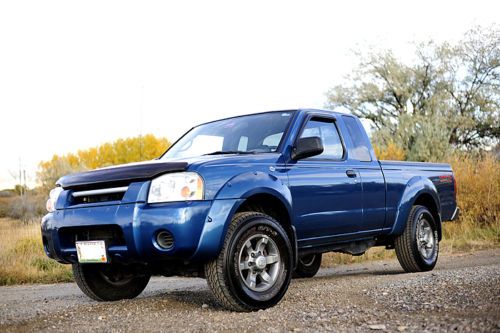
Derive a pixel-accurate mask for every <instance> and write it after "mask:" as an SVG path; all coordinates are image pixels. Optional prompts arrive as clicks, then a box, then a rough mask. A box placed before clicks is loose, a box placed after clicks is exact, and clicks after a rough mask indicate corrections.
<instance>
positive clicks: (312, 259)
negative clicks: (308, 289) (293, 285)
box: [293, 253, 322, 278]
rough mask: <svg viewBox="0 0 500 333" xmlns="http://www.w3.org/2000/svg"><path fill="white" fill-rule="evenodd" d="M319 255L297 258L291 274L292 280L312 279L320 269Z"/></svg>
mask: <svg viewBox="0 0 500 333" xmlns="http://www.w3.org/2000/svg"><path fill="white" fill-rule="evenodd" d="M321 257H322V255H321V253H315V254H308V255H305V256H303V257H301V258H299V260H298V262H297V267H296V268H295V271H294V272H293V277H294V278H312V277H313V276H315V275H316V273H318V271H319V268H320V267H321Z"/></svg>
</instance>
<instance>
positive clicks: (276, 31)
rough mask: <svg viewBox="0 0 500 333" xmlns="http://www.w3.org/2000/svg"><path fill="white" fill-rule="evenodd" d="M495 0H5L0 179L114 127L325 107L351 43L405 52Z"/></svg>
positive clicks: (157, 128) (440, 36)
mask: <svg viewBox="0 0 500 333" xmlns="http://www.w3.org/2000/svg"><path fill="white" fill-rule="evenodd" d="M499 13H500V2H499V1H477V0H475V1H470V2H463V3H462V2H459V1H435V0H434V1H344V2H340V1H302V2H294V1H271V0H267V1H247V2H242V1H234V0H232V1H227V2H221V1H159V2H154V1H135V2H128V1H78V2H76V1H67V0H64V1H38V0H37V1H18V0H15V1H14V0H12V1H1V2H0V114H1V119H0V144H1V146H0V147H1V160H0V161H1V163H0V189H2V188H7V187H12V186H13V185H14V184H15V180H14V178H13V177H12V176H11V173H14V174H15V173H17V170H18V169H19V160H21V162H22V165H23V168H25V169H26V170H27V174H28V178H29V179H30V180H31V182H30V184H33V181H34V180H35V172H36V168H37V164H38V162H39V161H41V160H45V159H49V158H51V156H52V155H53V154H56V153H57V154H63V153H67V152H73V151H76V150H78V149H84V148H88V147H92V146H95V145H98V144H100V143H103V142H106V141H112V140H115V139H117V138H120V137H128V136H136V135H138V134H140V133H143V134H145V133H153V134H155V135H160V136H166V137H168V138H169V139H171V140H174V139H176V138H177V137H178V136H179V135H181V134H182V133H183V132H184V131H186V130H187V129H189V128H190V127H191V126H193V125H195V124H198V123H201V122H205V121H208V120H212V119H215V118H219V117H223V116H230V115H237V114H244V113H251V112H260V111H266V110H275V109H284V108H297V107H322V106H323V105H324V103H325V92H326V91H327V90H328V88H329V87H331V86H333V85H335V84H337V83H340V82H342V77H343V76H344V75H345V74H347V73H349V71H350V70H351V69H352V68H353V67H354V66H355V65H356V62H355V60H354V58H353V56H352V53H351V51H352V50H353V49H358V48H359V49H361V50H365V51H366V50H368V49H369V48H371V47H374V46H375V47H386V48H391V49H394V50H395V52H396V53H398V54H401V55H403V56H405V55H408V54H410V53H411V44H410V42H411V41H422V40H426V39H429V38H432V39H435V40H438V41H444V40H449V41H455V40H458V39H459V38H460V37H461V35H462V34H463V33H464V32H465V31H466V30H467V29H469V28H470V27H472V26H473V25H476V24H483V25H489V24H491V23H495V21H500V15H499Z"/></svg>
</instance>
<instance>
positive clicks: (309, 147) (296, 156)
mask: <svg viewBox="0 0 500 333" xmlns="http://www.w3.org/2000/svg"><path fill="white" fill-rule="evenodd" d="M323 150H324V148H323V143H322V142H321V139H320V138H319V137H317V136H312V137H309V138H301V139H298V140H297V143H296V145H295V146H294V147H293V149H292V159H293V160H300V159H303V158H307V157H311V156H316V155H319V154H321V153H322V152H323Z"/></svg>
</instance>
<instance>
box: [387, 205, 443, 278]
mask: <svg viewBox="0 0 500 333" xmlns="http://www.w3.org/2000/svg"><path fill="white" fill-rule="evenodd" d="M395 248H396V255H397V257H398V261H399V263H400V264H401V267H403V269H404V270H405V271H406V272H409V273H410V272H425V271H430V270H432V269H433V268H434V266H436V263H437V260H438V255H439V240H438V233H437V228H436V221H435V220H434V218H433V216H432V214H431V212H430V211H429V210H428V209H427V208H426V207H424V206H418V205H417V206H413V207H412V209H411V211H410V215H409V216H408V221H407V222H406V227H405V230H404V232H403V234H402V235H400V236H398V237H397V238H396V240H395Z"/></svg>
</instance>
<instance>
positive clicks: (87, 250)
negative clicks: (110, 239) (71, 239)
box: [75, 240, 108, 264]
mask: <svg viewBox="0 0 500 333" xmlns="http://www.w3.org/2000/svg"><path fill="white" fill-rule="evenodd" d="M75 245H76V253H77V255H78V262H79V263H81V264H86V263H103V264H105V263H107V262H108V254H107V251H106V242H104V241H103V240H95V241H77V242H76V243H75Z"/></svg>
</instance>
